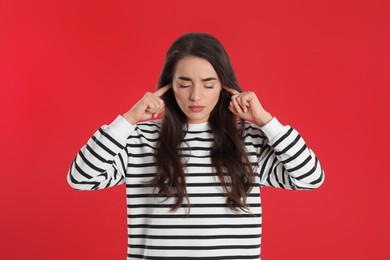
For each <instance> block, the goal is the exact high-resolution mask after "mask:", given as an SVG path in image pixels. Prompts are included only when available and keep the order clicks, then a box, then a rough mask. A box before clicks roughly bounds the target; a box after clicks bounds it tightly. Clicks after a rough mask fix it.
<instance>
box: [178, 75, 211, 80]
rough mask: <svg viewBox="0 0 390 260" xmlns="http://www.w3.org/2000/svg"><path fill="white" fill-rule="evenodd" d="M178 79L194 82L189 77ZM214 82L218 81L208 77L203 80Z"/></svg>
mask: <svg viewBox="0 0 390 260" xmlns="http://www.w3.org/2000/svg"><path fill="white" fill-rule="evenodd" d="M177 79H181V80H185V81H192V79H191V78H189V77H184V76H180V77H178V78H177ZM212 80H217V79H216V78H214V77H208V78H205V79H202V81H212Z"/></svg>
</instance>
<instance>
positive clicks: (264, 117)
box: [255, 112, 273, 127]
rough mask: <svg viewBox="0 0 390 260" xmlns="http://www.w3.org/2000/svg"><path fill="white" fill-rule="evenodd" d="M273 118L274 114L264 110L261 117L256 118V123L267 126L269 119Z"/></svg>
mask: <svg viewBox="0 0 390 260" xmlns="http://www.w3.org/2000/svg"><path fill="white" fill-rule="evenodd" d="M272 118H273V116H272V115H271V114H270V113H268V112H264V113H262V115H261V117H259V118H258V119H256V120H255V124H256V125H258V126H260V127H262V126H265V125H266V124H268V122H269V121H271V120H272Z"/></svg>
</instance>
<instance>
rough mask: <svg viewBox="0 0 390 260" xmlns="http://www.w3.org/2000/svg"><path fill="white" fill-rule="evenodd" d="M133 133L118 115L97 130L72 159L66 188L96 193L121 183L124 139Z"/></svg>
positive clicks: (123, 178) (131, 126)
mask: <svg viewBox="0 0 390 260" xmlns="http://www.w3.org/2000/svg"><path fill="white" fill-rule="evenodd" d="M134 130H135V126H134V125H132V124H130V123H129V122H128V121H127V120H126V119H125V118H123V117H122V116H121V115H118V116H117V118H116V119H115V120H114V121H113V122H112V123H111V124H109V125H103V126H101V127H100V128H99V129H98V130H97V131H96V132H95V133H94V134H93V135H92V137H90V138H89V140H88V141H87V143H86V144H85V145H84V146H83V147H82V148H81V149H80V150H79V151H78V153H77V155H76V157H75V158H74V159H73V161H72V163H71V165H70V168H69V171H68V174H67V181H68V183H69V185H70V186H71V187H72V188H74V189H76V190H98V189H104V188H108V187H112V186H116V185H119V184H123V183H124V182H125V173H126V169H127V162H128V153H127V150H126V142H127V137H128V136H129V135H130V134H131V133H132V132H133V131H134Z"/></svg>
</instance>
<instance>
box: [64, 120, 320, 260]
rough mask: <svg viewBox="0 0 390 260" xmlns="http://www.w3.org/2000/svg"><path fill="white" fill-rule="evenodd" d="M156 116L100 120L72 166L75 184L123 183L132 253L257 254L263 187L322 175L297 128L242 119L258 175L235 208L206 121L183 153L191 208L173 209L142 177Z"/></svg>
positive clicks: (150, 164)
mask: <svg viewBox="0 0 390 260" xmlns="http://www.w3.org/2000/svg"><path fill="white" fill-rule="evenodd" d="M159 127H160V122H159V121H149V122H143V123H138V124H137V125H135V126H133V125H130V124H129V123H128V122H127V121H126V120H125V119H124V118H123V117H122V116H118V117H117V118H116V119H115V120H114V121H113V122H112V123H111V124H110V125H103V126H102V127H101V128H100V129H98V130H97V131H96V132H95V133H94V134H93V136H92V137H91V138H90V139H89V140H88V142H87V144H86V145H84V146H83V147H82V148H81V149H80V151H79V152H78V153H77V155H76V158H75V159H74V161H73V162H72V164H71V166H70V169H69V172H68V182H69V184H70V185H71V186H72V187H73V188H75V189H77V190H95V189H103V188H108V187H112V186H115V185H119V184H123V183H125V184H126V194H127V216H128V257H127V259H128V260H129V259H198V258H206V259H259V258H260V248H261V228H262V222H261V216H262V210H261V198H260V188H261V187H262V186H272V187H278V188H285V189H301V190H306V189H314V188H317V187H319V186H320V185H321V184H322V182H323V181H324V174H323V170H322V168H321V166H320V164H319V161H318V159H317V158H316V156H315V154H314V153H313V152H312V151H311V150H310V148H309V147H307V145H306V144H305V142H304V140H303V138H302V137H301V136H300V135H299V133H298V132H297V131H296V130H295V129H293V128H292V127H290V126H282V125H281V124H280V123H279V122H278V121H277V120H276V118H274V119H273V120H272V121H271V122H270V123H269V124H267V125H266V126H265V127H263V128H260V127H257V126H255V125H253V124H251V123H246V125H245V135H244V143H245V146H246V149H247V152H248V156H249V159H250V161H251V163H252V165H253V166H254V170H255V173H256V185H255V186H254V187H253V189H252V191H251V193H250V194H249V196H248V198H247V203H248V205H249V208H248V209H249V210H248V212H242V211H241V212H238V213H237V212H233V211H231V210H230V209H229V208H228V207H227V204H226V197H225V195H224V193H223V189H222V187H221V185H220V184H219V182H218V178H216V176H215V172H214V169H213V167H212V165H211V160H210V145H211V143H212V141H213V136H212V134H211V132H210V130H209V128H208V125H207V123H204V124H194V125H190V126H189V129H188V131H187V134H186V137H185V142H183V144H182V147H181V149H180V151H181V152H182V154H183V158H184V160H185V161H186V177H187V179H186V180H187V191H188V193H189V200H190V204H191V207H190V208H188V207H187V201H186V200H184V202H183V205H182V207H180V208H179V209H178V210H177V211H175V212H171V211H170V209H171V207H172V205H173V203H174V201H175V198H174V197H172V198H165V197H159V196H156V195H154V194H153V188H146V187H144V185H143V184H144V183H145V182H146V181H148V180H150V179H151V178H152V177H153V176H154V174H155V162H154V159H153V154H154V151H155V148H154V147H155V144H156V141H157V138H158V135H159Z"/></svg>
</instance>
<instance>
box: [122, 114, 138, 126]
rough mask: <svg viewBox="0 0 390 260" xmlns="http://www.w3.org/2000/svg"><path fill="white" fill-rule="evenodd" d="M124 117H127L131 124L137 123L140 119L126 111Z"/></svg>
mask: <svg viewBox="0 0 390 260" xmlns="http://www.w3.org/2000/svg"><path fill="white" fill-rule="evenodd" d="M122 116H123V118H124V119H126V120H127V121H128V122H129V123H130V124H132V125H135V124H136V123H137V122H138V121H137V120H135V119H134V118H133V117H132V116H131V114H130V113H129V112H126V113H124V114H123V115H122Z"/></svg>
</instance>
